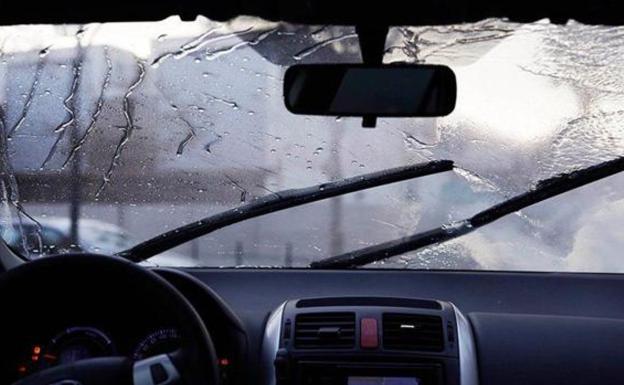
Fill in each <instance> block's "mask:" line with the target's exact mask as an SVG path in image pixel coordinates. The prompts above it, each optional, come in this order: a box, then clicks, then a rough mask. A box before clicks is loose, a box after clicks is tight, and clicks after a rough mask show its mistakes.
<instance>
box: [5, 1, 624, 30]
mask: <svg viewBox="0 0 624 385" xmlns="http://www.w3.org/2000/svg"><path fill="white" fill-rule="evenodd" d="M3 3H4V4H3V5H4V6H3V7H2V12H0V25H12V24H34V23H51V24H63V23H89V22H109V21H155V20H161V19H163V18H166V17H168V16H171V15H180V16H181V17H182V18H183V19H184V20H193V19H195V17H196V16H197V15H199V14H201V15H204V16H206V17H208V18H210V19H212V20H219V21H224V20H228V19H231V18H233V17H236V16H239V15H250V16H259V17H262V18H264V19H268V20H276V21H288V22H293V23H300V24H340V25H442V24H456V23H462V22H473V21H478V20H482V19H485V18H489V17H499V18H508V19H510V20H511V21H516V22H530V21H535V20H538V19H543V18H549V19H550V20H551V21H552V22H554V23H565V22H566V21H567V20H569V19H574V20H577V21H580V22H582V23H586V24H607V25H622V24H624V12H621V9H620V7H619V6H618V4H619V1H617V0H568V1H565V0H524V1H517V0H514V1H510V0H496V1H492V0H469V1H467V0H426V1H418V0H383V1H372V0H224V1H215V0H169V1H164V0H125V1H121V0H104V1H103V0H99V1H98V0H48V1H45V2H44V1H39V4H37V3H33V2H28V1H10V0H3ZM9 4H10V6H7V5H9ZM355 10H357V11H355Z"/></svg>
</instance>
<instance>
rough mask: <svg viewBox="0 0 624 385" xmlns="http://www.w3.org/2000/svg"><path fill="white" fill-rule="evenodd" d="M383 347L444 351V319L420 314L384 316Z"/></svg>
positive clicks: (388, 314)
mask: <svg viewBox="0 0 624 385" xmlns="http://www.w3.org/2000/svg"><path fill="white" fill-rule="evenodd" d="M383 347H384V348H385V349H397V350H422V351H435V352H439V351H442V350H444V331H443V329H442V318H440V317H437V316H431V315H418V314H390V313H387V314H384V315H383Z"/></svg>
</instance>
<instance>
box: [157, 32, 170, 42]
mask: <svg viewBox="0 0 624 385" xmlns="http://www.w3.org/2000/svg"><path fill="white" fill-rule="evenodd" d="M165 39H167V34H166V33H163V34H162V35H159V36H158V37H157V38H156V40H158V41H159V42H161V43H162V42H163V41H165Z"/></svg>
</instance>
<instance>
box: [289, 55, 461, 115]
mask: <svg viewBox="0 0 624 385" xmlns="http://www.w3.org/2000/svg"><path fill="white" fill-rule="evenodd" d="M456 96H457V82H456V79H455V74H454V73H453V71H452V70H451V69H450V68H449V67H446V66H441V65H407V64H401V65H394V64H391V65H372V66H371V65H365V64H311V65H296V66H293V67H290V68H288V70H287V71H286V75H285V77H284V102H285V104H286V108H287V109H288V110H289V111H290V112H292V113H294V114H301V115H326V116H361V117H367V116H375V117H435V116H444V115H448V114H450V113H451V112H452V111H453V109H454V108H455V101H456Z"/></svg>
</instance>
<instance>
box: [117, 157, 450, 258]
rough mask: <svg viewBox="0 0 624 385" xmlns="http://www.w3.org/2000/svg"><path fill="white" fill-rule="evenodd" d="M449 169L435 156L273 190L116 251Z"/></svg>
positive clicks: (129, 254)
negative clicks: (414, 162)
mask: <svg viewBox="0 0 624 385" xmlns="http://www.w3.org/2000/svg"><path fill="white" fill-rule="evenodd" d="M452 169H453V162H452V161H450V160H437V161H432V162H428V163H422V164H416V165H411V166H404V167H397V168H393V169H388V170H383V171H378V172H373V173H369V174H363V175H359V176H355V177H351V178H346V179H342V180H339V181H335V182H328V183H322V184H319V185H316V186H312V187H305V188H301V189H292V190H285V191H280V192H276V193H273V194H269V195H266V196H263V197H260V198H258V199H255V200H254V201H253V202H251V203H248V204H245V205H242V206H238V207H236V208H234V209H231V210H227V211H224V212H221V213H218V214H215V215H212V216H209V217H206V218H204V219H201V220H199V221H196V222H193V223H190V224H188V225H185V226H182V227H178V228H176V229H174V230H171V231H169V232H166V233H164V234H161V235H159V236H157V237H155V238H152V239H150V240H147V241H145V242H142V243H140V244H138V245H136V246H134V247H132V248H130V249H128V250H124V251H121V252H119V253H117V254H116V255H118V256H120V257H123V258H126V259H128V260H131V261H133V262H141V261H144V260H146V259H148V258H151V257H153V256H155V255H158V254H159V253H162V252H164V251H167V250H170V249H172V248H174V247H176V246H179V245H181V244H183V243H185V242H188V241H191V240H193V239H195V238H197V237H200V236H203V235H206V234H209V233H211V232H213V231H216V230H219V229H221V228H223V227H226V226H229V225H232V224H235V223H239V222H242V221H245V220H247V219H250V218H255V217H258V216H261V215H265V214H269V213H273V212H276V211H280V210H285V209H289V208H292V207H296V206H301V205H304V204H307V203H312V202H317V201H320V200H324V199H327V198H332V197H336V196H339V195H344V194H348V193H352V192H356V191H362V190H367V189H369V188H373V187H379V186H383V185H387V184H390V183H395V182H400V181H404V180H409V179H414V178H418V177H421V176H426V175H431V174H437V173H441V172H445V171H451V170H452Z"/></svg>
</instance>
